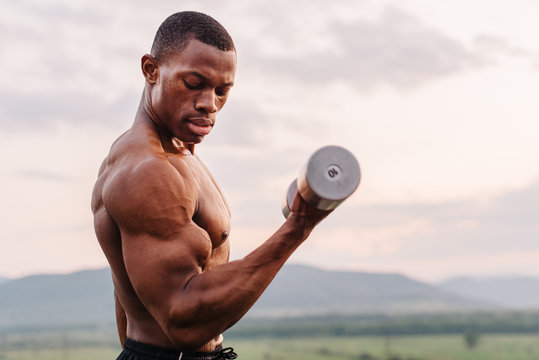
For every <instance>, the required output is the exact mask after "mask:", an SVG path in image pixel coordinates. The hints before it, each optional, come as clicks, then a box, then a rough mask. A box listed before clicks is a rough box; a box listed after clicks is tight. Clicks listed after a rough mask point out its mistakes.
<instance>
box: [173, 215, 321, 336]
mask: <svg viewBox="0 0 539 360" xmlns="http://www.w3.org/2000/svg"><path fill="white" fill-rule="evenodd" d="M293 220H294V219H289V221H287V222H285V223H284V224H283V225H282V226H281V227H280V228H279V229H278V230H277V231H276V232H275V233H274V234H273V235H272V236H271V237H270V238H269V239H268V240H266V241H265V242H264V243H263V244H262V245H261V246H259V247H258V248H257V249H255V250H254V251H253V252H251V253H250V254H248V255H247V256H245V257H244V258H242V259H240V260H236V261H232V262H229V263H226V264H223V265H220V266H217V267H215V268H213V269H211V270H209V271H205V272H202V273H200V274H198V275H196V276H194V277H193V278H192V279H191V280H190V281H189V283H188V285H187V286H186V288H185V289H184V290H183V291H182V293H181V301H178V302H177V304H175V306H174V307H173V309H172V310H171V323H170V325H171V328H170V329H169V332H170V333H171V335H172V334H175V333H176V334H177V335H178V337H180V338H181V337H185V333H189V334H190V335H192V336H193V337H199V338H200V342H201V343H204V342H205V341H208V340H209V339H211V338H213V337H215V336H217V335H218V334H220V333H222V332H223V331H225V330H226V329H228V328H229V327H231V326H232V325H233V324H235V323H236V322H237V321H238V320H239V319H240V318H241V317H242V316H243V315H244V314H245V313H246V312H247V311H248V310H249V309H250V308H251V307H252V306H253V305H254V303H255V302H256V301H257V300H258V298H259V297H260V296H261V295H262V293H263V292H264V290H265V289H266V288H267V286H268V285H269V284H270V282H271V281H272V280H273V278H274V277H275V275H276V274H277V273H278V271H279V270H280V269H281V267H282V266H283V265H284V263H285V262H286V260H287V259H288V258H289V257H290V255H291V254H292V253H293V252H294V250H296V248H297V247H298V246H299V245H300V244H301V243H302V242H303V241H304V240H305V239H306V238H307V236H308V235H309V233H310V231H311V230H312V227H307V228H306V227H305V226H304V225H303V224H302V226H298V224H297V222H296V223H295V222H294V221H293ZM306 229H307V230H306ZM186 327H187V328H188V329H187V328H186ZM186 330H188V331H186ZM172 338H173V339H174V338H177V336H174V335H173V336H172ZM181 340H183V339H181Z"/></svg>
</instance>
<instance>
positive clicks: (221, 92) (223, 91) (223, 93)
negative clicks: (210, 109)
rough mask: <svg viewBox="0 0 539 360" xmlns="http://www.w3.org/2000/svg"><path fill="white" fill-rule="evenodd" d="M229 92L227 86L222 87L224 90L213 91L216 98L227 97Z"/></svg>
mask: <svg viewBox="0 0 539 360" xmlns="http://www.w3.org/2000/svg"><path fill="white" fill-rule="evenodd" d="M229 91H230V87H229V86H227V87H224V88H216V89H215V94H216V95H217V96H227V95H228V92H229Z"/></svg>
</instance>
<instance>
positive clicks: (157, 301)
mask: <svg viewBox="0 0 539 360" xmlns="http://www.w3.org/2000/svg"><path fill="white" fill-rule="evenodd" d="M188 178H192V177H186V176H185V174H184V176H182V174H180V173H179V172H178V170H177V169H176V168H174V167H173V166H172V165H171V164H170V163H169V162H168V161H167V160H166V159H162V158H159V157H150V158H148V159H146V160H144V161H142V162H140V163H138V164H136V165H135V166H134V167H133V168H132V169H126V170H120V171H119V172H118V174H116V175H115V176H112V177H111V180H110V182H109V183H107V184H105V190H104V201H105V206H106V207H107V211H108V212H109V213H110V214H111V216H112V217H113V218H114V220H115V222H116V223H117V224H118V227H119V229H120V232H121V237H122V253H123V258H124V263H125V267H126V270H127V273H128V275H129V279H130V281H131V284H132V285H133V288H134V289H135V292H136V293H137V296H138V297H139V299H140V300H141V302H142V303H143V304H144V306H145V307H146V309H147V310H148V311H149V312H150V313H151V315H152V316H153V317H154V318H155V319H156V320H157V321H158V322H159V323H160V325H161V327H162V328H163V329H165V328H166V327H167V326H168V322H169V321H170V311H171V309H172V308H173V305H174V303H177V302H178V301H183V299H182V294H183V291H184V289H185V288H186V286H187V284H188V282H189V280H190V279H191V278H192V277H193V276H195V275H197V274H199V273H201V272H202V268H203V266H204V264H205V263H206V262H207V261H208V259H209V256H210V254H211V241H210V238H209V236H208V234H207V233H206V231H204V230H203V229H202V228H200V227H199V226H198V225H196V224H195V223H194V222H193V220H192V218H193V215H194V213H195V210H196V194H197V190H196V184H195V183H194V181H189V180H187V179H188ZM186 300H187V299H186ZM185 304H186V309H185V310H186V313H188V312H190V310H191V309H189V307H190V306H191V305H190V302H188V301H185Z"/></svg>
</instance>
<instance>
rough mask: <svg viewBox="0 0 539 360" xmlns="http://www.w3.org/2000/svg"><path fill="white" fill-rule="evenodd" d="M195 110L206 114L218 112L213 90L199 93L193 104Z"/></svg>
mask: <svg viewBox="0 0 539 360" xmlns="http://www.w3.org/2000/svg"><path fill="white" fill-rule="evenodd" d="M195 109H196V110H198V111H204V112H205V113H207V114H211V113H214V112H216V111H217V110H218V107H217V97H216V96H215V93H214V92H213V90H210V89H208V90H207V91H203V92H201V93H200V95H199V96H198V97H197V99H196V102H195Z"/></svg>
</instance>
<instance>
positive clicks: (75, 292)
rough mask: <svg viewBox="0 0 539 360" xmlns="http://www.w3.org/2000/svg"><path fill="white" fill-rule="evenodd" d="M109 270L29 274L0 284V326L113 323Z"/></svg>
mask: <svg viewBox="0 0 539 360" xmlns="http://www.w3.org/2000/svg"><path fill="white" fill-rule="evenodd" d="M114 320H115V318H114V303H113V288H112V280H111V276H110V270H109V269H100V270H86V271H80V272H75V273H72V274H67V275H33V276H27V277H23V278H20V279H15V280H11V281H8V282H6V283H3V284H1V285H0V327H4V328H6V327H9V328H13V327H26V326H35V327H40V326H44V327H49V326H66V325H78V326H80V325H85V324H92V325H93V324H107V323H113V322H114Z"/></svg>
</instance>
